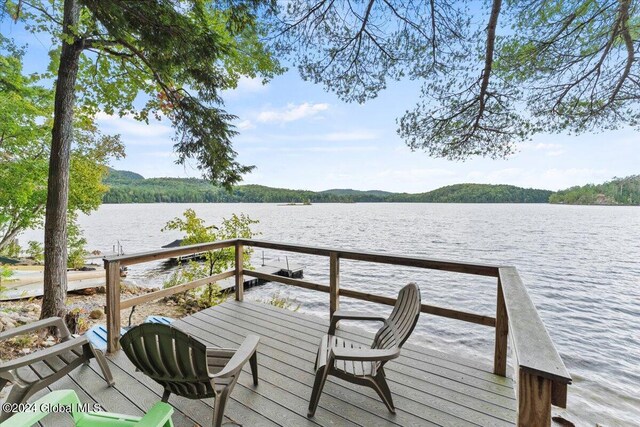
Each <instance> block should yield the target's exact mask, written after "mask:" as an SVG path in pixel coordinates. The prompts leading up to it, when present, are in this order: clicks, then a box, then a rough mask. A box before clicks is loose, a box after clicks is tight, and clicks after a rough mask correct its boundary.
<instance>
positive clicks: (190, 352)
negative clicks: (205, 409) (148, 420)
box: [120, 323, 260, 427]
mask: <svg viewBox="0 0 640 427" xmlns="http://www.w3.org/2000/svg"><path fill="white" fill-rule="evenodd" d="M259 340H260V338H259V337H257V336H255V335H249V336H248V337H247V338H245V340H244V341H243V343H242V344H241V345H240V347H239V348H238V349H224V348H215V347H207V346H205V345H204V344H203V343H201V342H200V341H198V340H197V339H195V338H194V337H192V336H190V335H188V334H185V333H184V332H182V331H180V330H178V329H176V328H173V327H171V326H169V325H164V324H156V323H143V324H141V325H138V326H136V327H134V328H132V329H130V330H129V331H128V332H127V333H126V334H125V335H124V336H123V337H122V338H121V339H120V344H121V346H122V350H123V351H124V352H125V354H126V355H127V357H128V358H129V359H130V360H131V362H133V364H134V365H135V366H136V368H137V369H138V370H140V371H141V372H143V373H144V374H145V375H147V376H149V377H151V378H152V379H153V380H155V381H156V382H157V383H158V384H160V385H161V386H162V387H164V394H163V395H162V401H163V402H168V400H169V396H170V395H171V393H173V394H177V395H178V396H183V397H186V398H188V399H206V398H209V397H214V398H215V403H214V407H213V426H214V427H219V426H221V425H222V420H223V417H224V409H225V406H226V404H227V400H228V399H229V395H230V394H231V391H232V390H233V387H234V386H235V385H236V382H237V381H238V377H239V376H240V372H241V371H242V367H243V366H244V365H245V363H247V361H249V362H250V365H251V373H252V374H253V384H254V385H258V359H257V352H256V349H257V347H258V342H259Z"/></svg>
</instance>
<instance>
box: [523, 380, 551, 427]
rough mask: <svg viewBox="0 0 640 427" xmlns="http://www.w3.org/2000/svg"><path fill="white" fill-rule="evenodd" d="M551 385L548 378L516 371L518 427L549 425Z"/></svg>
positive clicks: (545, 426)
mask: <svg viewBox="0 0 640 427" xmlns="http://www.w3.org/2000/svg"><path fill="white" fill-rule="evenodd" d="M551 383H552V381H551V380H550V379H548V378H544V377H541V376H539V375H535V374H531V373H530V372H527V371H525V370H523V369H518V378H517V393H518V412H517V425H518V427H547V426H550V425H551Z"/></svg>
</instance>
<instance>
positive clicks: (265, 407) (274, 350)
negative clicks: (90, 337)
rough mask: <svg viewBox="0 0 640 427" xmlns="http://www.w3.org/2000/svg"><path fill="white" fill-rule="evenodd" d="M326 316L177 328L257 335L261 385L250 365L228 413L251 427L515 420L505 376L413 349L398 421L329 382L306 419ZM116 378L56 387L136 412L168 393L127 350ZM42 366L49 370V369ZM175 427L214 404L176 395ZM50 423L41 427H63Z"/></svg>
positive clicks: (86, 369) (225, 312) (207, 334)
mask: <svg viewBox="0 0 640 427" xmlns="http://www.w3.org/2000/svg"><path fill="white" fill-rule="evenodd" d="M327 325H328V320H327V319H322V318H318V317H314V316H309V315H304V314H300V313H295V312H292V311H288V310H282V309H278V308H275V307H273V306H270V305H267V304H261V303H255V302H249V301H245V302H236V301H228V302H225V303H224V304H222V305H219V306H216V307H212V308H210V309H208V310H204V311H202V312H199V313H196V314H194V315H192V316H188V317H185V318H183V319H180V320H178V321H176V322H175V323H174V326H175V327H177V328H180V329H182V330H184V331H185V332H188V333H190V334H192V335H194V336H196V337H198V339H200V340H201V341H203V342H205V343H207V345H213V346H221V347H237V346H238V345H239V344H240V343H241V342H242V341H243V339H244V337H246V335H248V334H250V333H252V334H257V335H260V336H261V341H260V346H259V347H258V364H259V378H260V383H259V385H258V386H257V387H255V386H254V385H253V382H252V380H251V376H250V375H249V374H248V372H249V371H248V366H247V367H245V371H246V373H244V374H243V375H242V376H241V377H240V380H239V381H238V384H237V386H236V388H235V389H234V392H233V393H232V395H231V399H230V401H229V404H228V406H227V409H226V412H225V414H226V416H227V417H226V421H230V420H233V421H235V422H238V423H241V424H243V425H245V426H267V427H269V426H347V427H348V426H436V425H441V426H469V425H491V426H503V425H504V426H507V425H514V422H515V406H516V405H515V398H514V391H513V383H512V381H511V380H510V379H506V378H502V377H498V376H496V375H493V374H492V373H491V372H490V369H489V368H488V367H483V366H481V365H479V364H478V363H476V362H475V361H472V360H466V359H463V358H461V357H460V355H456V356H452V355H448V354H445V353H442V352H438V351H435V350H432V349H429V348H423V347H421V346H417V345H413V344H407V345H406V346H405V348H404V349H403V352H402V355H401V357H400V358H398V359H396V360H394V361H391V362H389V363H388V364H387V365H386V367H385V370H386V372H387V377H388V380H389V386H390V388H391V391H392V393H393V397H394V401H395V404H396V408H397V414H395V415H393V414H390V413H389V412H388V411H387V409H386V407H385V406H384V404H383V403H382V402H381V401H380V400H379V398H378V396H377V395H376V394H375V392H374V391H372V390H369V389H367V388H364V387H359V386H356V385H353V384H349V383H346V382H344V381H341V380H339V379H337V378H332V377H330V378H329V380H328V381H327V384H326V386H325V389H324V392H323V394H322V397H321V399H320V404H319V407H318V410H317V412H316V416H315V417H314V418H312V419H308V418H307V417H306V412H307V405H308V399H309V396H310V395H311V387H312V385H313V378H314V373H313V362H314V359H315V354H316V349H317V344H318V341H319V339H320V337H321V336H322V335H324V334H325V333H326V330H327ZM339 334H340V335H342V336H344V337H346V338H349V339H351V340H354V341H358V342H361V343H370V340H371V335H370V334H367V333H366V332H364V331H362V330H358V329H354V328H348V327H341V328H340V329H339ZM109 365H110V367H111V370H112V373H113V375H114V378H115V380H116V385H115V386H114V387H111V388H109V387H107V386H106V383H105V381H104V380H103V379H102V376H101V374H100V370H99V368H98V366H97V363H96V362H95V360H93V361H92V362H91V363H90V364H89V366H82V367H80V368H78V369H76V370H75V371H74V372H72V373H71V374H70V375H68V376H66V377H65V378H63V379H62V380H60V381H58V382H56V383H54V384H53V385H52V386H51V387H50V390H57V389H62V388H72V389H75V390H76V391H77V392H78V394H79V396H80V399H81V400H82V401H83V402H96V403H98V404H100V405H101V406H102V407H104V408H105V409H106V410H108V411H113V412H120V413H126V414H131V415H139V414H141V413H142V412H143V411H147V410H148V409H149V408H150V407H151V406H152V405H153V403H155V402H156V401H158V400H160V396H161V394H162V389H161V388H160V386H158V385H157V384H156V383H155V382H153V381H152V380H150V379H149V378H147V377H145V376H144V375H142V374H140V373H139V372H136V371H135V369H134V367H133V365H132V364H131V362H129V361H128V359H127V358H126V356H125V355H124V353H122V352H119V353H118V354H116V355H113V356H110V357H109ZM38 369H42V370H44V371H46V369H47V367H46V366H40V367H39V368H38ZM170 403H171V404H172V405H173V406H174V408H175V409H176V412H175V414H174V417H173V419H174V423H175V425H176V427H192V426H198V425H202V426H206V425H210V423H211V416H212V406H213V400H212V399H207V400H189V399H184V398H180V397H176V396H172V397H171V398H170ZM60 421H61V419H60V417H51V418H50V417H47V418H46V419H45V420H44V422H43V423H42V425H44V426H48V425H56V426H57V425H62V424H60Z"/></svg>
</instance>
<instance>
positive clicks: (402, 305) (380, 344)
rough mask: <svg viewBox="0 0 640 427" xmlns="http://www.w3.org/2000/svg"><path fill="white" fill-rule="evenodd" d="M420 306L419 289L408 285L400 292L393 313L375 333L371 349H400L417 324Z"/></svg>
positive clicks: (416, 286)
mask: <svg viewBox="0 0 640 427" xmlns="http://www.w3.org/2000/svg"><path fill="white" fill-rule="evenodd" d="M420 306H421V298H420V288H418V285H416V284H415V283H409V284H408V285H406V286H405V287H404V288H402V289H401V290H400V293H399V294H398V299H397V300H396V304H395V305H394V306H393V311H391V314H390V315H389V318H388V319H387V323H386V324H385V325H384V326H383V327H382V328H380V330H379V331H378V332H377V333H376V336H375V338H374V340H373V344H372V345H371V348H379V349H389V348H393V347H402V345H403V344H404V343H405V341H406V340H407V338H409V335H411V332H413V328H415V326H416V323H418V316H420ZM394 332H395V333H394Z"/></svg>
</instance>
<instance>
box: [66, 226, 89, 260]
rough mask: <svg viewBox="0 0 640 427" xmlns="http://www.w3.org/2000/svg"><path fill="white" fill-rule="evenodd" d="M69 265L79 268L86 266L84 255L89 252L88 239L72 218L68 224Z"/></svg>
mask: <svg viewBox="0 0 640 427" xmlns="http://www.w3.org/2000/svg"><path fill="white" fill-rule="evenodd" d="M67 233H68V238H67V267H68V268H74V269H79V268H82V267H84V257H85V255H86V253H87V251H86V248H85V246H86V244H87V239H85V238H84V236H83V235H82V230H81V229H80V227H79V226H78V225H77V224H76V222H75V221H74V220H73V219H72V220H71V222H70V223H69V225H68V226H67Z"/></svg>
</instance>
